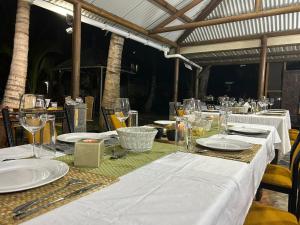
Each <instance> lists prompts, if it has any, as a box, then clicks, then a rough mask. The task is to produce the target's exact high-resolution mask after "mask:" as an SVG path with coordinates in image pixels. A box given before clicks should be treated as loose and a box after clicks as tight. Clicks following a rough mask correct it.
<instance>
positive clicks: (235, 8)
mask: <svg viewBox="0 0 300 225" xmlns="http://www.w3.org/2000/svg"><path fill="white" fill-rule="evenodd" d="M43 1H47V2H51V3H52V4H55V5H58V6H60V7H63V8H67V9H69V10H72V4H69V3H67V2H65V1H63V0H43ZM85 1H86V2H89V3H91V4H93V5H95V6H97V7H99V8H102V9H104V10H106V11H108V12H110V13H112V14H114V15H116V16H119V17H121V18H124V19H126V20H128V21H130V22H132V23H134V24H137V25H139V26H141V27H143V28H145V29H146V30H151V29H153V28H155V27H156V26H157V25H158V24H160V23H161V22H162V21H164V20H165V19H167V18H168V17H169V16H170V14H171V13H168V12H167V10H166V9H162V8H161V7H159V6H158V5H157V4H156V3H154V1H152V0H129V1H125V0H85ZM191 1H192V0H166V2H167V3H168V4H170V5H172V6H173V7H175V8H176V9H177V10H180V9H182V8H183V7H185V6H186V5H188V4H189V3H191ZM210 2H211V0H203V1H202V2H201V3H199V4H198V5H197V6H195V7H194V8H192V9H190V10H189V11H187V12H185V14H184V15H185V16H187V17H189V18H190V19H191V20H194V19H195V18H196V17H197V16H198V15H199V14H200V13H201V12H202V11H203V9H205V7H206V6H207V5H208V4H209V3H210ZM294 4H300V0H262V8H263V10H267V9H274V8H279V7H284V6H289V5H294ZM254 8H255V0H223V1H222V2H221V3H220V4H219V5H218V6H217V7H216V8H215V9H214V10H213V11H212V12H211V14H210V15H208V17H207V18H206V20H209V19H216V18H221V17H228V16H233V15H238V14H243V13H249V12H253V11H254ZM82 13H83V15H84V16H86V17H88V18H90V19H93V20H95V21H99V22H102V23H107V24H109V25H112V26H114V27H118V28H121V29H125V30H126V29H127V28H125V27H123V26H121V25H119V24H115V23H112V22H110V21H107V20H106V19H104V18H101V17H100V16H97V15H95V14H93V13H91V12H88V11H86V10H83V11H82ZM179 24H183V20H182V19H180V18H178V19H176V20H174V21H172V22H171V23H170V24H168V25H167V26H174V25H179ZM295 29H300V12H297V13H289V14H283V15H277V16H270V17H265V18H259V19H251V20H245V21H239V22H231V23H226V24H220V25H214V26H207V27H201V28H197V29H195V30H194V31H193V32H192V33H191V34H190V35H189V36H188V37H186V39H185V40H184V41H183V43H184V44H185V45H192V44H195V43H198V42H201V41H213V40H217V39H218V40H219V39H227V38H236V37H243V36H248V35H259V34H263V33H269V32H281V31H290V30H295ZM131 32H132V31H131ZM183 32H184V31H182V30H181V31H173V32H166V33H161V34H159V35H160V36H162V37H164V38H167V39H169V40H171V41H176V40H177V39H178V37H180V36H181V34H182V33H183ZM133 33H135V34H137V33H136V32H133ZM139 36H142V37H143V38H145V39H148V38H149V37H146V36H145V35H141V34H139ZM299 51H300V47H299V45H294V46H279V47H272V48H268V52H269V58H270V59H271V58H272V57H273V58H272V59H275V58H276V59H282V58H284V57H286V55H287V54H285V55H282V56H280V55H278V54H277V55H275V53H286V52H290V53H291V54H289V56H288V57H289V59H290V58H292V59H297V57H296V56H298V52H299ZM259 52H260V50H259V49H243V50H235V51H223V52H208V53H199V54H197V55H188V57H190V58H191V59H193V60H195V61H197V62H199V63H201V62H205V63H206V62H208V61H209V62H211V61H216V59H220V60H227V61H230V60H234V59H235V60H237V61H238V60H243V59H245V57H248V59H249V60H250V61H251V60H253V61H255V60H256V59H257V57H258V56H259ZM293 52H294V53H295V54H293ZM292 55H294V57H292Z"/></svg>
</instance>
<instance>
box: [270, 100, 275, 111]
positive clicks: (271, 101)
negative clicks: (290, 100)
mask: <svg viewBox="0 0 300 225" xmlns="http://www.w3.org/2000/svg"><path fill="white" fill-rule="evenodd" d="M274 102H275V100H274V98H270V99H269V106H270V109H271V108H272V106H273V105H274Z"/></svg>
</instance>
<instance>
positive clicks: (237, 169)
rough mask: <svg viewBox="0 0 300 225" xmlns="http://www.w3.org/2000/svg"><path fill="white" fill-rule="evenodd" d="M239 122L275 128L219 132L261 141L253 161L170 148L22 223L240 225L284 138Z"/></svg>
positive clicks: (16, 150)
mask: <svg viewBox="0 0 300 225" xmlns="http://www.w3.org/2000/svg"><path fill="white" fill-rule="evenodd" d="M234 125H235V126H247V127H255V128H261V129H265V130H269V131H270V132H269V134H268V136H267V137H266V138H261V137H249V136H240V135H227V136H220V135H217V137H219V138H220V137H221V138H228V139H234V140H243V141H246V142H250V143H253V144H260V145H261V147H260V149H259V150H258V152H257V153H256V155H255V157H254V158H253V160H252V161H251V162H250V163H244V162H240V161H234V160H226V159H222V158H215V157H208V156H203V155H198V154H191V153H184V152H176V153H171V154H169V155H167V156H165V157H163V158H160V159H158V160H155V161H153V162H151V163H149V164H147V165H145V166H143V167H140V168H138V169H136V170H134V171H133V172H130V173H128V174H126V175H123V176H121V177H120V180H119V181H118V182H116V183H114V184H112V185H110V186H108V187H106V188H104V189H102V190H99V191H96V192H94V193H91V194H89V195H87V196H84V197H81V198H79V199H78V200H75V201H72V202H70V203H68V204H66V205H63V206H61V207H59V208H56V209H54V210H51V211H49V212H47V213H45V214H43V215H40V216H37V217H35V218H33V219H31V220H28V221H26V222H24V223H23V224H27V225H38V224H45V225H46V224H51V225H52V224H56V225H59V224H64V225H65V224H97V225H99V224H101V225H102V224H103V225H111V224H117V225H121V224H122V225H124V224H130V225H135V224H145V225H146V224H147V225H148V224H149V225H150V224H155V225H156V224H170V225H171V224H174V225H177V224H178V225H179V224H180V225H182V224H190V225H194V224H195V225H196V224H198V225H218V224H224V225H241V224H243V222H244V219H245V217H246V214H247V212H248V209H249V207H250V205H251V203H252V200H253V198H254V196H255V193H256V190H257V188H258V186H259V183H260V181H261V179H262V176H263V173H264V170H265V168H266V165H267V164H268V163H269V162H270V161H271V160H272V159H273V157H274V155H275V153H274V145H275V144H278V143H280V141H281V140H280V137H279V135H278V132H277V130H276V128H274V127H272V126H265V125H253V124H248V125H247V124H238V123H235V124H234ZM28 151H30V146H29V145H24V146H17V147H12V148H6V149H1V151H0V158H1V156H2V157H3V156H5V155H6V156H7V155H9V154H13V155H18V157H21V156H22V155H24V154H28ZM58 154H59V155H61V153H58ZM0 165H1V164H0ZM0 204H1V203H0Z"/></svg>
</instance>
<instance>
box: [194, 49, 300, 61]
mask: <svg viewBox="0 0 300 225" xmlns="http://www.w3.org/2000/svg"><path fill="white" fill-rule="evenodd" d="M253 49H257V48H253ZM222 52H224V53H226V52H228V51H222ZM229 52H232V51H229ZM291 55H300V51H299V50H296V51H284V52H271V53H268V57H272V56H273V57H276V56H291ZM259 56H260V54H259V53H255V54H244V55H228V56H209V57H204V56H203V55H202V54H199V55H197V54H190V55H189V59H191V60H197V58H201V60H200V61H206V62H208V61H215V60H216V59H217V60H220V61H222V60H229V59H230V60H240V59H242V58H258V57H259Z"/></svg>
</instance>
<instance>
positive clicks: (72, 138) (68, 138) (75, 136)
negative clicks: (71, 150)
mask: <svg viewBox="0 0 300 225" xmlns="http://www.w3.org/2000/svg"><path fill="white" fill-rule="evenodd" d="M108 136H109V135H108V134H105V133H104V134H103V133H87V132H82V133H68V134H62V135H59V136H57V140H58V141H61V142H67V143H75V142H77V141H79V140H81V139H104V138H106V137H108Z"/></svg>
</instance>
